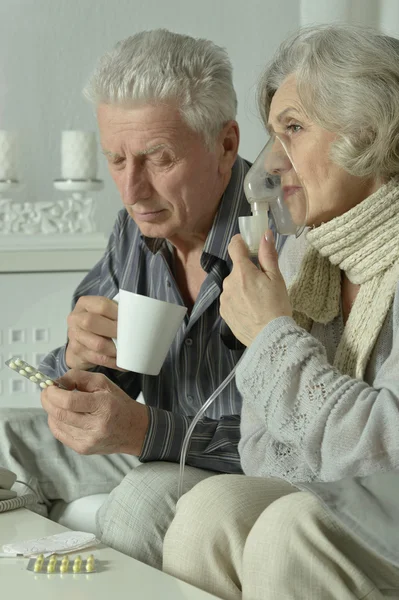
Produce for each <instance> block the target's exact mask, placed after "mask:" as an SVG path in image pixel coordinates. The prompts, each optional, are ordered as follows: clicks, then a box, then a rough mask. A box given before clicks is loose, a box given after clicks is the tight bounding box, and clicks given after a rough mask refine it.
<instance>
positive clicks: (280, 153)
mask: <svg viewBox="0 0 399 600" xmlns="http://www.w3.org/2000/svg"><path fill="white" fill-rule="evenodd" d="M291 168H292V164H291V161H290V159H289V157H288V155H287V152H286V151H285V149H284V147H283V145H282V144H281V142H280V141H279V140H275V142H274V143H273V145H272V147H271V148H270V151H269V152H268V153H267V154H266V156H265V170H266V172H267V173H271V174H272V175H279V174H281V173H286V172H287V171H289V170H290V169H291Z"/></svg>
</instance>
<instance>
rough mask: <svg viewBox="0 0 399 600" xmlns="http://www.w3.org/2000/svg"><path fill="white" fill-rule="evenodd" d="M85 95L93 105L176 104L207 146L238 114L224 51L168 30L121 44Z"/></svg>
mask: <svg viewBox="0 0 399 600" xmlns="http://www.w3.org/2000/svg"><path fill="white" fill-rule="evenodd" d="M83 93H84V95H85V96H86V98H87V99H88V100H90V101H91V102H92V103H93V104H95V105H98V104H100V103H106V104H118V105H123V106H126V107H130V106H134V105H137V104H143V103H154V104H157V103H164V102H166V103H177V106H178V107H179V109H180V113H181V115H182V118H183V120H184V121H185V122H186V124H187V125H188V126H189V127H190V128H191V129H192V130H193V131H196V132H198V133H200V134H201V135H202V136H203V138H204V140H205V142H206V143H207V144H208V146H212V145H213V143H214V142H215V140H216V137H217V134H218V133H219V132H220V130H221V129H222V127H223V126H224V124H225V123H227V122H228V121H230V120H231V119H235V117H236V113H237V97H236V93H235V90H234V87H233V80H232V66H231V62H230V60H229V57H228V55H227V53H226V51H225V50H224V49H223V48H220V47H219V46H216V45H215V44H214V43H212V42H211V41H209V40H205V39H195V38H192V37H190V36H187V35H181V34H178V33H172V32H170V31H167V30H166V29H155V30H153V31H142V32H140V33H137V34H136V35H133V36H131V37H129V38H127V39H125V40H122V41H121V42H119V43H118V44H117V45H116V46H115V47H114V49H113V50H111V52H108V53H107V54H105V55H104V56H103V57H102V58H101V59H100V61H99V64H98V66H97V68H96V69H95V71H94V73H93V74H92V76H91V77H90V79H89V81H88V83H87V85H86V87H85V89H84V91H83Z"/></svg>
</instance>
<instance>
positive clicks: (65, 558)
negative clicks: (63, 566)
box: [61, 556, 69, 563]
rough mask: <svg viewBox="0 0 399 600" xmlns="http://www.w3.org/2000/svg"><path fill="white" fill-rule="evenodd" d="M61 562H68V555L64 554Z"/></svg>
mask: <svg viewBox="0 0 399 600" xmlns="http://www.w3.org/2000/svg"><path fill="white" fill-rule="evenodd" d="M61 562H63V563H69V556H64V558H63V559H62V561H61Z"/></svg>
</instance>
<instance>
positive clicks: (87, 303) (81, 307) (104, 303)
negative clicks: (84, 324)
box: [74, 296, 118, 321]
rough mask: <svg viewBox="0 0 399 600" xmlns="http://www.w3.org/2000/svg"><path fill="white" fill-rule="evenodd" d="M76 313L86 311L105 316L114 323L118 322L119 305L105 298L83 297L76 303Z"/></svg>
mask: <svg viewBox="0 0 399 600" xmlns="http://www.w3.org/2000/svg"><path fill="white" fill-rule="evenodd" d="M74 311H76V312H82V311H86V312H89V313H93V314H96V315H103V316H104V317H107V318H108V319H111V320H113V321H116V319H117V318H118V305H117V303H116V302H114V301H113V300H110V299H109V298H105V297H104V296H81V297H80V298H79V300H78V301H77V303H76V306H75V308H74Z"/></svg>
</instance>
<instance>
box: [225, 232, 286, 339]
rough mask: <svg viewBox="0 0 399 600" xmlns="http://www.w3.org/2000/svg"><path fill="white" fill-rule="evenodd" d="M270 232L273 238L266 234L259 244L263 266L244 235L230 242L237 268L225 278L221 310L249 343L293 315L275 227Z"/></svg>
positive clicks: (229, 323)
mask: <svg viewBox="0 0 399 600" xmlns="http://www.w3.org/2000/svg"><path fill="white" fill-rule="evenodd" d="M266 235H267V237H268V240H269V241H267V240H266V238H265V237H263V238H262V240H261V244H260V247H259V254H258V258H259V266H260V269H258V268H257V267H256V266H255V265H254V264H253V263H252V262H251V260H250V258H249V251H248V248H247V246H246V244H245V242H244V241H243V239H242V237H241V236H240V235H235V236H234V237H233V238H232V240H231V242H230V244H229V254H230V257H231V259H232V261H233V269H232V271H231V273H230V275H229V276H228V277H226V279H225V280H224V282H223V293H222V295H221V296H220V314H221V316H222V318H223V319H224V320H225V321H226V323H227V325H228V326H229V327H230V329H231V330H232V332H233V333H234V335H235V336H236V338H238V339H239V340H240V342H242V343H243V344H245V346H250V345H251V343H252V342H253V340H254V339H255V337H256V336H257V335H258V333H260V331H262V329H263V328H264V327H265V326H266V325H267V324H268V323H270V321H272V320H273V319H276V318H277V317H282V316H292V309H291V305H290V301H289V298H288V293H287V288H286V285H285V282H284V279H283V276H282V275H281V273H280V269H279V267H278V256H277V251H276V248H275V245H274V238H273V234H272V232H271V230H268V231H267V232H266Z"/></svg>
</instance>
